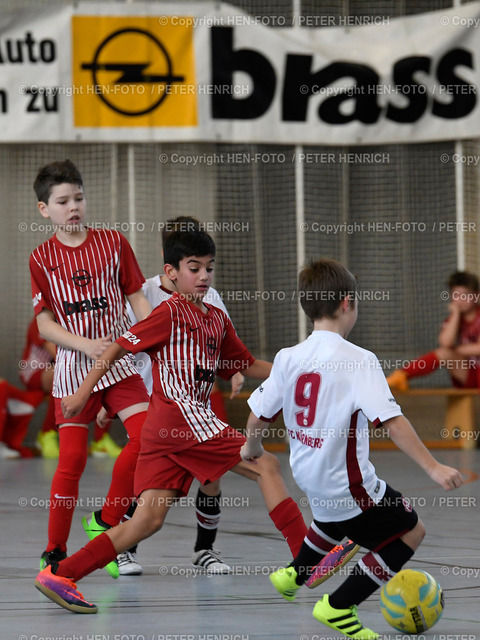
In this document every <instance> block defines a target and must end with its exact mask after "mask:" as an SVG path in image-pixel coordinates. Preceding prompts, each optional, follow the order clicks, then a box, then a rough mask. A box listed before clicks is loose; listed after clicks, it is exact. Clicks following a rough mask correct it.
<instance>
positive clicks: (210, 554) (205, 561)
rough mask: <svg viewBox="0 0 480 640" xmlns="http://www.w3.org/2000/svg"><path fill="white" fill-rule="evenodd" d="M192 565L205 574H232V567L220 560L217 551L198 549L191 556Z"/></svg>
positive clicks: (220, 557)
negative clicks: (202, 570)
mask: <svg viewBox="0 0 480 640" xmlns="http://www.w3.org/2000/svg"><path fill="white" fill-rule="evenodd" d="M192 563H193V564H194V565H195V566H196V567H198V568H199V569H204V570H205V571H206V573H233V569H232V567H230V566H229V565H228V564H227V563H226V562H224V561H223V560H222V556H221V555H220V552H219V551H215V550H214V549H200V551H195V552H194V554H193V556H192Z"/></svg>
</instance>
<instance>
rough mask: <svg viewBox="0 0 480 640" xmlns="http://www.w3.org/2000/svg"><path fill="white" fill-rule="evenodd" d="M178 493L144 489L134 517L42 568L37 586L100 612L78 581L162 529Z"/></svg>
mask: <svg viewBox="0 0 480 640" xmlns="http://www.w3.org/2000/svg"><path fill="white" fill-rule="evenodd" d="M176 495H177V491H176V490H174V489H167V490H157V489H149V490H147V491H144V492H143V493H142V495H141V496H140V499H139V505H138V508H137V509H136V511H135V513H134V515H133V517H132V518H131V519H130V520H129V521H128V522H126V523H124V524H122V525H117V526H116V527H112V528H111V529H109V530H108V531H106V532H104V533H102V534H101V535H99V536H97V537H95V538H94V539H93V540H91V541H90V542H89V543H88V544H87V545H86V546H85V547H83V548H82V549H80V550H79V551H77V552H76V553H74V554H73V555H72V556H70V557H69V558H65V559H64V560H61V561H60V562H56V563H54V564H53V565H49V566H48V567H47V568H46V569H44V570H43V571H41V572H40V573H39V574H38V576H37V578H36V580H35V586H36V587H37V589H39V591H41V592H42V593H43V594H44V595H45V596H47V598H49V599H50V600H52V601H53V602H56V603H57V604H59V605H60V606H61V607H63V608H65V609H68V610H69V611H74V612H75V613H96V612H97V607H96V606H95V605H93V604H91V603H89V602H87V601H86V600H85V599H84V597H83V595H82V594H81V593H80V592H79V591H78V590H77V587H76V584H75V582H76V581H78V580H80V579H81V578H83V577H84V576H86V575H88V574H90V573H92V571H95V569H100V568H101V567H103V566H105V565H106V564H108V563H110V562H112V561H113V560H115V558H116V557H117V555H118V554H119V553H121V552H123V551H125V550H126V549H128V548H130V547H131V546H132V545H134V544H137V543H138V542H140V541H141V540H144V539H145V538H148V537H149V536H151V535H152V534H154V533H155V532H156V531H159V530H160V529H161V528H162V526H163V523H164V521H165V516H166V514H167V512H168V509H169V508H170V505H171V504H172V502H173V500H174V499H175V497H176Z"/></svg>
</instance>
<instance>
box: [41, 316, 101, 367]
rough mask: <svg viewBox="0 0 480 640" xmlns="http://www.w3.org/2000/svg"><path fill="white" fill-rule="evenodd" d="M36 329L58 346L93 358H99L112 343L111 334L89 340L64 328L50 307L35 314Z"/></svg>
mask: <svg viewBox="0 0 480 640" xmlns="http://www.w3.org/2000/svg"><path fill="white" fill-rule="evenodd" d="M37 326H38V331H39V333H40V335H41V336H42V338H44V339H45V340H48V341H50V342H54V343H55V344H56V345H58V346H60V347H64V348H65V349H71V350H72V351H82V352H83V353H84V354H85V355H87V356H88V357H89V358H92V359H93V360H96V359H97V358H99V357H100V356H101V355H102V353H103V352H104V351H105V349H106V348H107V347H108V345H110V344H111V343H112V338H113V336H112V334H110V335H108V336H105V337H104V338H97V339H95V340H90V339H89V338H85V337H83V336H78V335H76V334H75V333H71V332H70V331H67V329H64V328H63V327H62V326H61V325H59V324H58V322H57V321H56V320H55V316H54V315H53V313H52V312H51V311H50V309H42V311H40V313H39V314H38V315H37Z"/></svg>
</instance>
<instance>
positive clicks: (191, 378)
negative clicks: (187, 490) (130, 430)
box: [117, 293, 255, 452]
mask: <svg viewBox="0 0 480 640" xmlns="http://www.w3.org/2000/svg"><path fill="white" fill-rule="evenodd" d="M205 306H206V307H207V309H208V313H203V312H202V311H201V310H200V309H199V308H198V307H196V306H195V305H194V304H192V303H190V302H188V300H185V298H184V297H182V296H181V295H180V294H178V293H174V294H173V295H172V296H171V297H170V298H169V299H168V300H165V301H164V302H162V304H161V305H160V306H158V307H157V308H156V309H154V310H153V311H152V313H151V314H150V315H149V316H148V318H146V319H145V320H142V321H141V322H139V323H138V324H136V325H134V326H133V327H132V328H131V329H130V331H127V332H126V333H124V335H123V336H122V337H121V338H118V339H117V342H118V343H119V344H120V345H121V346H122V347H124V348H125V349H128V351H130V352H132V353H138V352H139V351H145V352H146V353H148V354H149V356H150V358H151V359H152V371H153V393H152V395H151V397H150V404H149V406H148V413H147V419H146V421H145V424H144V426H143V429H142V439H143V441H144V442H145V443H147V442H151V443H152V445H155V446H157V447H158V442H159V439H160V441H161V443H162V445H164V446H165V451H170V452H171V451H178V450H180V449H185V448H187V447H190V446H192V445H193V444H196V443H197V442H204V441H205V440H208V439H210V438H212V437H214V436H215V435H217V434H218V433H220V431H222V430H223V429H224V428H225V427H226V426H227V425H226V424H225V423H224V422H222V420H220V419H219V418H218V417H217V416H216V415H215V414H214V413H213V411H212V410H211V409H210V402H209V399H210V392H211V390H212V386H213V383H214V381H215V376H216V375H219V376H220V377H222V378H224V379H225V380H228V379H229V378H231V377H232V376H233V375H234V374H235V373H236V372H237V371H242V370H243V369H247V368H248V367H250V366H251V365H252V364H253V363H254V361H255V359H254V358H253V357H252V355H251V354H250V352H249V351H248V349H247V347H246V346H245V345H244V344H243V342H242V341H241V340H240V338H239V337H238V336H237V334H236V332H235V329H234V328H233V325H232V323H231V321H230V320H229V318H228V316H227V315H226V314H225V313H224V312H223V311H221V310H220V309H218V308H217V307H214V306H210V305H205Z"/></svg>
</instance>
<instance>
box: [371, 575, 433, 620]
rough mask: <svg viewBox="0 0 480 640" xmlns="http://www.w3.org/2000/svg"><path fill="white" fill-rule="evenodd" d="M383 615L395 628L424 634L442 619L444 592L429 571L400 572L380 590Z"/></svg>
mask: <svg viewBox="0 0 480 640" xmlns="http://www.w3.org/2000/svg"><path fill="white" fill-rule="evenodd" d="M380 607H381V609H382V613H383V617H384V618H385V620H386V621H387V622H388V624H390V625H391V626H392V627H393V628H394V629H396V630H397V631H403V632H404V633H421V632H422V631H426V630H427V629H430V628H431V627H433V625H434V624H435V623H436V622H437V620H439V619H440V617H441V615H442V613H443V608H444V598H443V591H442V588H441V587H440V585H439V584H438V582H437V581H436V580H435V578H434V577H433V576H431V575H430V574H429V573H427V572H426V571H419V570H416V569H404V570H403V571H399V572H398V573H397V574H396V575H395V576H394V577H393V578H392V579H391V580H389V581H388V582H387V584H385V585H383V587H382V591H381V593H380Z"/></svg>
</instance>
